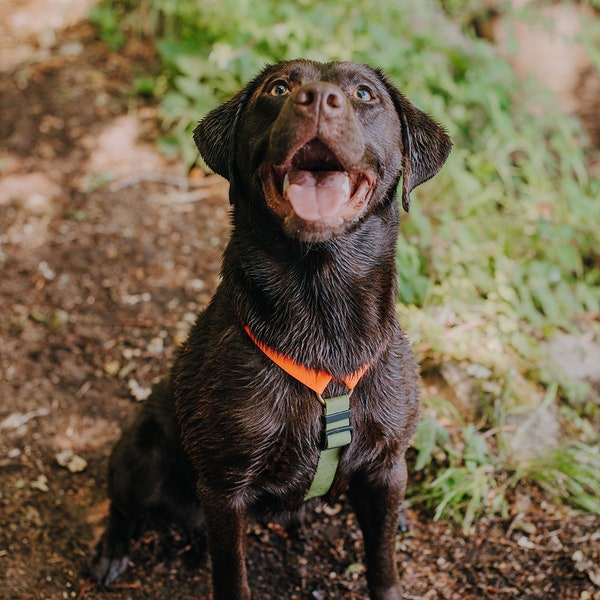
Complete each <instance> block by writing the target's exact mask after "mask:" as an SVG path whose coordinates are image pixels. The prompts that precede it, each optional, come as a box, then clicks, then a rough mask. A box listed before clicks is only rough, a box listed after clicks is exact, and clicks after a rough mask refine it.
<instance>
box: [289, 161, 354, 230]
mask: <svg viewBox="0 0 600 600" xmlns="http://www.w3.org/2000/svg"><path fill="white" fill-rule="evenodd" d="M284 194H285V196H286V198H287V199H288V201H289V202H290V204H291V205H292V208H293V209H294V212H295V213H296V214H297V215H298V216H299V217H300V218H301V219H303V220H304V221H318V220H320V219H327V218H331V217H334V216H336V215H337V213H338V212H339V210H340V207H341V206H342V205H344V204H345V203H346V202H348V200H350V179H349V177H348V174H347V173H345V172H343V171H290V172H289V173H288V174H287V175H286V177H285V183H284Z"/></svg>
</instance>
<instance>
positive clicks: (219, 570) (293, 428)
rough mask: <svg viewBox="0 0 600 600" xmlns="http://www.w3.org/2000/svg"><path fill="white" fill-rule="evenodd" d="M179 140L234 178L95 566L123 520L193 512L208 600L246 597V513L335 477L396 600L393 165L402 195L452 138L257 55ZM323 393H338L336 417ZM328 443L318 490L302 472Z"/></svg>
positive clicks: (325, 74)
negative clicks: (234, 87) (214, 252)
mask: <svg viewBox="0 0 600 600" xmlns="http://www.w3.org/2000/svg"><path fill="white" fill-rule="evenodd" d="M194 137H195V140H196V142H197V144H198V147H199V149H200V153H201V154H202V156H203V157H204V159H205V161H206V163H207V164H208V165H209V166H210V167H211V168H212V169H213V170H214V171H216V172H217V173H219V174H221V175H223V176H224V177H226V178H227V179H229V182H230V185H231V187H230V199H231V202H232V205H233V211H232V212H233V232H232V236H231V240H230V242H229V245H228V246H227V249H226V251H225V254H224V259H223V268H222V281H221V283H220V285H219V288H218V290H217V292H216V294H215V296H214V298H213V299H212V301H211V303H210V305H209V306H208V308H207V309H206V310H205V311H204V312H203V313H202V314H200V316H199V317H198V320H197V322H196V324H195V326H194V328H193V329H192V331H191V333H190V336H189V339H188V342H187V343H186V345H185V346H184V347H183V348H181V350H180V352H179V354H178V357H177V360H176V363H175V365H174V367H173V370H172V373H171V379H170V383H169V384H164V385H162V386H159V387H158V388H157V389H155V390H154V393H153V395H152V397H151V398H150V400H149V402H147V404H146V406H145V408H144V410H143V411H142V412H141V414H140V415H139V417H138V419H137V421H136V422H135V423H134V424H133V426H132V427H131V428H130V429H128V430H127V431H126V432H125V433H124V435H123V438H122V439H121V440H120V441H119V443H118V444H117V446H116V447H115V450H114V452H113V455H112V458H111V469H110V481H109V491H110V496H111V499H112V506H111V515H110V522H109V525H108V528H107V531H106V533H105V534H104V536H103V538H102V540H101V542H100V544H99V546H98V553H97V556H96V559H95V563H94V573H95V576H96V577H97V579H98V581H99V582H100V583H101V584H105V585H107V584H109V583H111V582H112V581H113V580H114V579H115V577H117V576H118V575H119V574H120V573H121V572H122V571H123V569H124V568H125V566H126V564H127V558H126V555H127V550H128V543H129V537H130V535H131V532H132V529H133V527H134V526H135V523H136V522H137V520H138V519H139V517H140V515H141V514H142V512H144V511H145V510H146V509H148V508H151V507H156V506H160V507H163V508H165V509H167V510H169V511H170V512H171V513H173V514H175V515H177V516H178V517H179V518H181V517H184V518H185V519H186V520H187V522H188V523H191V524H193V525H194V526H198V527H201V526H202V522H203V521H204V523H205V527H206V531H207V534H208V545H209V552H210V556H211V559H212V570H213V586H214V598H215V600H225V599H228V600H247V599H248V598H250V589H249V587H248V582H247V575H246V565H245V546H246V527H247V523H248V518H249V515H252V514H255V513H260V512H264V511H269V512H288V511H296V510H298V509H300V508H301V507H302V506H304V505H305V504H306V502H308V503H309V505H310V503H312V502H315V500H306V499H307V497H311V496H319V495H323V497H324V500H326V501H332V500H334V499H336V498H338V497H339V495H340V494H341V493H342V492H343V491H345V490H347V491H348V495H349V498H350V500H351V501H352V503H353V506H354V508H355V510H356V513H357V516H358V519H359V522H360V525H361V528H362V530H363V534H364V540H365V550H366V561H367V577H368V584H369V590H370V595H371V598H372V599H376V600H384V599H385V600H392V599H394V600H399V599H400V598H401V592H400V583H399V577H398V570H397V566H396V557H395V552H394V545H395V538H396V531H397V528H398V523H399V518H400V510H401V504H402V500H403V497H404V492H405V488H406V466H405V462H404V453H405V450H406V448H407V446H408V443H409V441H410V439H411V436H412V435H413V433H414V431H415V428H416V424H417V420H418V414H419V402H418V389H417V379H418V376H417V368H416V364H415V360H414V358H413V355H412V352H411V350H410V347H409V344H408V342H407V340H406V338H405V336H404V335H403V333H402V332H401V330H400V328H399V326H398V323H397V320H396V316H395V302H396V281H395V248H396V240H397V237H398V220H399V210H398V207H397V202H396V188H397V186H398V182H399V180H400V177H402V204H403V206H404V208H405V209H407V210H408V207H409V194H410V192H411V190H412V189H413V188H414V187H415V186H417V185H419V184H420V183H422V182H424V181H426V180H427V179H429V178H430V177H432V176H433V175H434V174H435V173H437V171H438V170H439V169H440V168H441V166H442V164H443V163H444V161H445V159H446V157H447V155H448V153H449V151H450V146H451V144H450V141H449V138H448V136H447V135H446V134H445V132H444V131H443V129H442V128H441V127H440V126H439V125H437V124H436V123H435V122H434V121H433V120H432V119H431V118H430V117H428V116H427V115H426V114H424V113H422V112H421V111H419V110H418V109H416V108H415V107H414V106H413V105H412V104H410V103H409V102H408V101H407V100H406V99H405V98H404V96H402V94H400V92H399V91H398V90H397V89H396V88H395V87H393V86H392V85H391V83H390V82H389V81H388V80H387V79H386V77H385V76H384V75H383V74H382V73H381V72H380V71H378V70H373V69H371V68H369V67H367V66H364V65H357V64H354V63H328V64H320V63H315V62H310V61H303V60H298V61H291V62H284V63H280V64H277V65H275V66H272V67H268V68H266V69H265V70H264V71H263V72H262V73H261V74H260V75H259V76H258V77H257V78H256V79H254V80H253V81H252V82H250V83H249V84H248V85H247V86H246V88H245V89H244V90H242V91H241V92H240V93H238V94H237V95H236V96H235V97H234V98H232V99H231V100H230V101H229V102H227V103H225V104H224V105H222V106H220V107H218V108H216V109H215V110H213V111H212V112H211V113H209V114H208V116H207V117H206V118H205V119H204V120H203V121H202V122H201V123H200V124H199V126H198V127H197V129H196V131H195V135H194ZM349 388H353V393H352V394H351V397H350V393H349ZM330 398H333V399H334V400H335V401H337V400H339V399H340V398H341V399H342V400H343V401H344V402H346V405H347V406H346V407H343V408H342V409H339V410H338V409H336V411H334V412H333V413H332V412H331V406H329V408H325V409H324V408H323V406H324V405H328V401H329V399H330ZM349 398H350V399H349ZM347 409H349V410H347ZM324 412H325V414H324ZM340 423H341V424H342V426H339V425H340ZM336 444H337V446H336ZM327 446H329V448H328V449H325V448H326V447H327ZM332 446H333V451H334V454H333V455H334V459H333V462H330V463H329V467H328V469H329V474H328V475H327V474H326V476H325V481H326V483H325V484H324V487H323V482H322V475H323V473H320V474H319V476H315V471H316V469H317V464H318V463H319V464H320V461H321V460H323V462H326V459H325V458H323V457H324V456H325V455H326V454H327V450H331V449H332V448H331V447H332ZM327 460H329V459H327ZM319 470H321V467H319ZM325 470H327V468H326V469H325ZM332 477H333V480H332V481H329V480H331V478H332ZM316 480H319V481H316ZM315 483H316V484H317V485H316V487H317V491H315V490H314V487H311V484H312V485H313V486H314V485H315ZM319 485H321V489H319ZM309 489H310V490H311V491H310V492H309Z"/></svg>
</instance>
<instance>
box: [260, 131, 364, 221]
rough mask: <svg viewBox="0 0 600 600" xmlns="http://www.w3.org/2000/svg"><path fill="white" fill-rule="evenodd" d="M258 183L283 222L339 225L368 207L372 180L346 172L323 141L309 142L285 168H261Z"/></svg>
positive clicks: (351, 171)
mask: <svg viewBox="0 0 600 600" xmlns="http://www.w3.org/2000/svg"><path fill="white" fill-rule="evenodd" d="M261 181H262V185H263V190H264V192H265V196H266V198H267V202H268V204H269V206H270V208H271V209H272V210H273V211H274V212H275V213H276V214H278V215H279V216H280V217H282V218H283V219H284V220H289V219H294V217H297V218H299V219H301V220H302V221H304V222H305V223H309V224H315V225H317V224H323V225H327V226H339V225H341V224H342V223H344V222H345V221H348V220H352V219H353V218H355V217H356V216H357V215H358V214H359V213H360V212H361V211H362V209H363V207H364V206H366V205H367V203H368V201H369V199H370V197H371V194H372V191H373V188H374V184H375V177H374V176H373V174H371V173H370V172H368V171H361V170H355V169H350V170H346V169H345V168H344V166H343V165H342V163H341V162H340V160H339V159H338V158H337V156H336V155H335V153H333V152H332V151H331V150H330V149H329V148H328V147H327V146H326V145H325V144H324V143H323V142H321V141H319V140H312V141H310V142H308V143H307V144H305V145H304V146H302V147H301V148H300V149H299V150H298V151H297V152H296V153H295V154H294V155H293V156H292V157H291V159H289V160H288V161H286V163H285V164H284V165H281V166H273V165H264V166H263V168H262V169H261Z"/></svg>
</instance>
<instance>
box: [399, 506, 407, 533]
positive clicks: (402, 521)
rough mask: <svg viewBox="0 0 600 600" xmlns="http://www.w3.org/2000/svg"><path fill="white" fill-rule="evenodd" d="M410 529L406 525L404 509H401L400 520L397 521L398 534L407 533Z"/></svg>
mask: <svg viewBox="0 0 600 600" xmlns="http://www.w3.org/2000/svg"><path fill="white" fill-rule="evenodd" d="M409 530H410V527H409V525H408V517H407V515H406V508H404V507H402V509H401V510H400V519H399V520H398V533H402V534H404V533H408V532H409Z"/></svg>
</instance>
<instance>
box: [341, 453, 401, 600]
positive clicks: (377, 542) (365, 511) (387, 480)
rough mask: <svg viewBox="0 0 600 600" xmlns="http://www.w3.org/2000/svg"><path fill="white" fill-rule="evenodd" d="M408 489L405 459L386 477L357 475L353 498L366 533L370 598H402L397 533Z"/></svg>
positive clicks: (393, 599) (361, 525)
mask: <svg viewBox="0 0 600 600" xmlns="http://www.w3.org/2000/svg"><path fill="white" fill-rule="evenodd" d="M405 490H406V464H405V462H404V459H402V460H401V461H399V463H398V464H397V465H396V466H395V467H394V469H393V470H392V471H391V472H388V473H387V476H382V475H379V477H377V478H374V476H373V475H372V474H362V475H360V476H356V477H355V478H354V480H353V481H352V483H351V486H350V490H349V493H350V498H351V500H352V503H353V505H354V509H355V510H356V516H357V518H358V522H359V523H360V527H361V529H362V532H363V537H364V542H365V554H366V563H367V565H366V566H367V581H368V584H369V593H370V597H371V600H401V598H402V591H401V586H400V578H399V576H398V567H397V565H396V533H397V529H398V523H399V521H400V515H401V510H402V500H403V499H404V493H405Z"/></svg>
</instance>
